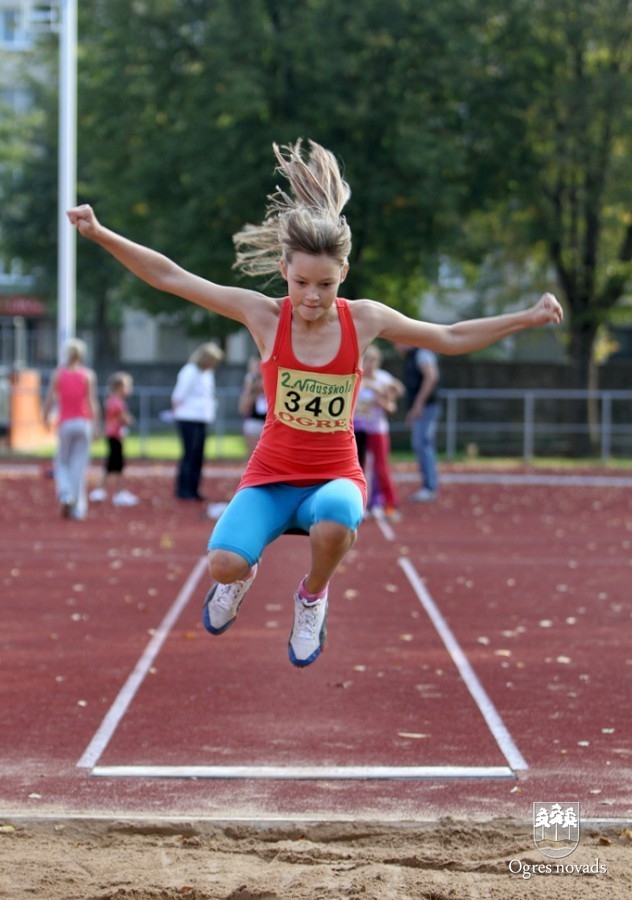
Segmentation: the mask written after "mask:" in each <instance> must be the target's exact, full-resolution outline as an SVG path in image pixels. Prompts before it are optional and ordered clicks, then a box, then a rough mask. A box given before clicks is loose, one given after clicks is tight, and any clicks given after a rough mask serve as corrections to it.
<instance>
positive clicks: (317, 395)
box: [68, 140, 562, 667]
mask: <svg viewBox="0 0 632 900" xmlns="http://www.w3.org/2000/svg"><path fill="white" fill-rule="evenodd" d="M273 146H274V153H275V156H276V159H277V162H278V167H279V171H280V172H281V173H282V174H283V175H284V176H285V177H286V178H287V180H288V182H289V191H290V192H289V194H288V193H286V192H285V191H283V190H281V189H279V188H277V190H276V191H275V192H274V193H273V194H271V195H270V196H269V197H268V201H269V202H268V206H267V209H266V213H265V217H264V219H263V221H262V223H261V224H259V225H256V226H253V225H249V226H246V227H245V228H244V229H243V230H241V231H239V232H238V233H237V234H235V235H234V242H235V245H236V249H237V259H236V267H237V268H238V269H240V270H241V272H242V273H244V274H247V275H254V276H269V275H271V274H273V273H278V272H280V273H281V276H282V277H283V279H284V280H285V281H286V282H287V295H286V296H284V297H280V298H279V297H271V296H267V295H265V294H263V293H260V292H258V291H255V290H248V289H245V288H241V287H227V286H223V285H219V284H215V283H214V282H211V281H208V280H206V279H204V278H201V277H199V276H197V275H194V274H193V273H191V272H188V271H186V270H185V269H183V268H181V267H180V266H179V265H177V264H176V263H175V262H173V261H172V260H170V259H169V258H168V257H166V256H164V255H162V254H160V253H157V252H155V251H153V250H151V249H149V248H147V247H143V246H141V245H140V244H136V243H134V242H132V241H130V240H128V239H127V238H125V237H123V236H121V235H119V234H117V233H115V232H113V231H111V230H110V229H108V228H106V227H105V226H103V225H101V224H100V222H99V221H98V220H97V218H96V216H95V213H94V211H93V210H92V208H91V207H90V206H89V205H87V204H84V205H81V206H77V207H75V208H74V209H72V210H69V211H68V217H69V219H70V222H71V223H72V224H73V225H75V226H76V227H77V229H78V230H79V232H80V234H82V235H83V236H84V237H86V238H90V239H91V240H93V241H95V242H96V243H97V244H99V245H100V246H102V247H103V248H104V249H105V250H107V251H108V252H109V253H110V254H111V255H112V256H114V257H115V258H116V259H117V260H118V261H119V262H120V263H122V265H124V266H125V267H126V268H127V269H129V270H130V271H131V272H132V273H134V274H135V275H136V276H137V277H139V278H141V279H142V280H143V281H145V282H147V283H148V284H150V285H152V286H153V287H155V288H157V289H158V290H162V291H166V292H167V293H170V294H175V295H176V296H179V297H182V298H184V299H185V300H188V301H190V302H192V303H196V304H197V305H199V306H202V307H203V308H204V309H207V310H209V311H210V312H213V313H216V314H218V315H223V316H226V317H228V318H230V319H234V320H236V321H237V322H239V323H241V324H242V325H243V326H245V327H246V328H247V329H248V330H249V331H250V334H251V335H252V337H253V339H254V341H255V343H256V345H257V348H258V350H259V353H260V355H261V360H262V363H261V371H262V375H263V383H264V389H265V393H266V397H267V400H268V412H267V416H266V422H265V425H264V428H263V432H262V434H261V437H260V439H259V441H258V443H257V446H256V448H255V450H254V452H253V454H252V456H251V457H250V459H249V461H248V464H247V466H246V469H245V471H244V474H243V476H242V478H241V481H240V483H239V486H238V489H237V492H236V493H235V495H234V497H233V498H232V500H231V501H230V503H229V504H228V507H227V508H226V510H225V512H224V513H223V514H222V516H221V517H220V519H219V520H218V522H217V524H216V526H215V528H214V530H213V532H212V534H211V538H210V541H209V544H208V562H209V570H210V573H211V576H212V578H213V579H214V580H215V584H214V585H213V587H212V588H211V590H210V591H209V593H208V595H207V598H206V602H205V605H204V624H205V626H206V628H207V630H208V631H210V632H211V633H212V634H222V633H223V632H224V631H226V629H227V628H229V627H230V625H232V623H233V622H234V620H235V617H236V616H237V613H238V610H239V608H240V604H241V603H242V600H243V599H244V596H245V594H246V592H247V591H248V589H249V588H250V587H251V585H252V583H253V581H254V580H255V578H256V575H257V569H258V565H259V561H260V559H261V556H262V553H263V551H264V549H265V547H266V546H267V545H268V544H270V543H271V542H272V541H274V540H276V538H278V537H279V536H280V535H282V534H283V533H284V532H286V531H288V530H289V529H291V530H296V529H301V530H303V531H305V532H307V533H308V534H309V540H310V547H311V561H310V566H309V571H308V572H307V574H306V575H305V577H304V578H303V579H302V580H301V582H300V584H299V586H298V588H297V590H296V593H295V595H294V624H293V627H292V630H291V633H290V638H289V645H288V652H289V658H290V662H291V663H292V664H293V665H295V666H298V667H305V666H308V665H310V664H311V663H313V662H314V661H315V660H316V659H317V658H318V656H319V655H320V653H321V651H322V649H323V646H324V643H325V634H326V617H327V603H328V596H329V583H330V580H331V578H332V576H333V575H334V573H335V571H336V569H337V567H338V565H339V563H340V562H341V560H342V559H343V558H344V557H345V555H346V554H347V553H348V551H349V550H350V549H351V547H352V546H353V544H354V541H355V539H356V534H357V529H358V526H359V524H360V522H361V521H362V517H363V512H364V505H365V504H366V482H365V479H364V475H363V472H362V469H361V467H360V464H359V462H358V454H357V450H356V443H355V438H354V434H353V411H354V406H355V400H356V396H357V392H358V388H359V384H360V376H361V359H362V355H363V353H364V352H365V350H366V349H367V347H368V346H369V344H370V343H371V342H372V341H373V340H375V338H378V337H381V338H386V339H387V340H390V341H392V342H402V343H407V344H410V345H412V346H415V347H426V348H428V349H430V350H433V351H434V352H436V353H445V354H459V353H470V352H471V351H473V350H478V349H480V348H481V347H486V346H488V345H489V344H492V343H494V342H495V341H498V340H500V339H501V338H504V337H507V336H508V335H511V334H515V333H517V332H519V331H523V330H525V329H528V328H534V327H540V326H543V325H548V324H549V323H558V322H560V321H561V319H562V308H561V306H560V304H559V303H558V301H557V300H556V298H555V297H554V296H553V295H552V294H549V293H545V294H543V295H542V296H541V297H540V299H539V300H538V302H537V303H536V304H535V305H534V306H532V307H531V308H529V309H526V310H524V311H522V312H518V313H511V314H505V315H500V316H492V317H489V318H484V319H474V320H470V321H465V322H460V323H457V324H454V325H435V324H430V323H427V322H421V321H418V320H415V319H412V318H409V317H407V316H405V315H403V314H402V313H400V312H398V311H397V310H394V309H391V308H390V307H389V306H386V305H385V304H383V303H380V302H378V301H375V300H370V299H360V300H355V301H353V302H351V301H348V300H346V299H343V298H341V297H340V296H339V288H340V285H341V283H342V282H343V281H344V280H345V277H346V275H347V272H348V269H349V259H348V257H349V253H350V250H351V230H350V228H349V225H348V223H347V221H346V219H345V217H344V216H343V215H342V210H343V208H344V206H345V205H346V203H347V200H348V199H349V197H350V193H351V192H350V188H349V186H348V184H347V182H346V181H345V180H344V179H343V177H342V175H341V172H340V169H339V167H338V164H337V161H336V158H335V157H334V155H333V154H332V153H331V152H330V151H328V150H326V149H325V148H323V147H321V146H320V145H319V144H316V143H314V142H313V141H310V142H309V151H308V152H307V153H305V152H304V148H303V144H302V141H301V140H298V141H297V142H296V143H295V144H293V145H289V146H285V147H278V146H277V145H276V144H275V145H273Z"/></svg>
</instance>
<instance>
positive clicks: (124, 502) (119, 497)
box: [112, 489, 140, 506]
mask: <svg viewBox="0 0 632 900" xmlns="http://www.w3.org/2000/svg"><path fill="white" fill-rule="evenodd" d="M112 503H113V504H114V506H136V504H137V503H140V500H139V499H138V497H137V496H136V494H132V493H130V491H126V490H125V489H123V490H122V491H119V492H118V494H114V496H113V497H112Z"/></svg>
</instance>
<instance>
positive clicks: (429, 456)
mask: <svg viewBox="0 0 632 900" xmlns="http://www.w3.org/2000/svg"><path fill="white" fill-rule="evenodd" d="M440 414H441V404H440V403H429V404H428V405H427V406H425V407H424V411H423V413H422V414H421V415H420V416H419V417H418V418H417V419H414V420H413V422H412V425H411V444H412V449H413V453H414V454H415V457H416V459H417V464H418V466H419V471H420V473H421V479H422V487H425V488H426V490H428V491H433V492H435V491H437V490H438V488H439V479H438V476H437V453H436V437H437V427H438V425H439V416H440Z"/></svg>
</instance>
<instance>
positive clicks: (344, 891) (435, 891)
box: [0, 820, 632, 900]
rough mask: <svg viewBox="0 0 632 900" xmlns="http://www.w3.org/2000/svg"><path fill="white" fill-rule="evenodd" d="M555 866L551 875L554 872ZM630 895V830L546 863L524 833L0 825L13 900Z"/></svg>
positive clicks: (611, 829) (606, 832) (428, 827)
mask: <svg viewBox="0 0 632 900" xmlns="http://www.w3.org/2000/svg"><path fill="white" fill-rule="evenodd" d="M556 867H557V871H556ZM630 896H632V830H631V829H630V828H626V827H624V826H622V825H621V824H616V825H615V824H612V825H603V824H601V825H599V826H595V825H592V826H588V825H583V829H582V833H581V838H580V842H579V846H578V847H577V849H575V850H574V852H572V853H571V855H570V856H567V857H566V858H565V859H563V860H553V859H551V858H549V857H548V856H546V855H545V854H543V853H542V852H541V851H540V850H539V849H538V848H537V847H536V846H535V845H534V843H533V840H532V834H531V826H530V823H529V824H527V823H516V822H511V821H502V820H494V821H491V822H485V823H480V822H479V823H473V824H465V823H457V822H455V821H452V820H443V821H441V822H437V823H432V824H423V825H401V826H394V825H385V826H380V825H379V824H377V823H373V824H371V823H355V824H354V823H345V822H343V823H311V824H304V825H300V824H290V825H285V824H284V825H267V826H259V825H258V826H257V827H254V826H252V825H244V824H233V825H230V824H226V825H222V826H219V825H211V824H208V823H191V824H184V823H182V822H177V823H176V822H173V823H169V822H158V821H156V822H155V823H147V822H144V823H142V824H141V823H133V822H132V823H130V822H116V821H103V820H102V821H95V820H87V821H76V820H75V821H66V822H61V821H57V822H55V821H42V820H39V821H38V820H33V821H11V822H10V821H4V822H0V897H2V898H10V900H27V898H29V900H32V898H37V900H114V898H116V900H176V898H183V897H185V898H188V900H220V898H221V900H277V898H279V900H280V898H283V900H321V898H322V900H330V898H333V900H343V898H350V900H408V898H411V900H448V898H450V900H452V898H457V900H462V898H482V900H488V898H489V900H493V898H498V900H514V898H516V900H517V898H520V900H525V897H526V898H535V900H538V898H542V900H544V898H546V900H552V898H553V900H555V898H571V897H572V898H573V900H588V898H590V900H593V898H599V897H608V898H609V900H619V898H620V900H623V898H629V897H630Z"/></svg>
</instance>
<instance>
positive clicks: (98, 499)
mask: <svg viewBox="0 0 632 900" xmlns="http://www.w3.org/2000/svg"><path fill="white" fill-rule="evenodd" d="M107 497H108V495H107V491H106V490H105V488H95V489H94V490H93V491H90V499H91V500H92V502H93V503H102V502H103V501H104V500H107Z"/></svg>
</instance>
